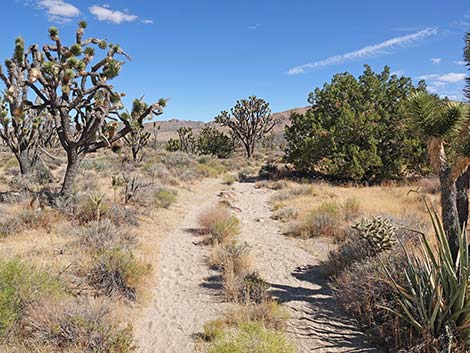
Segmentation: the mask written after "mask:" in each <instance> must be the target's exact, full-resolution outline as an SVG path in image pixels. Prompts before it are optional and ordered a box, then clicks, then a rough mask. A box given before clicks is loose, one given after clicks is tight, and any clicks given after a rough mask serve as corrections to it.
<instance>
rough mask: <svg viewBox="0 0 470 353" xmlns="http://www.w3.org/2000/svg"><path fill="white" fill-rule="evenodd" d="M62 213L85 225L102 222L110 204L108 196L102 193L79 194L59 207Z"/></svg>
mask: <svg viewBox="0 0 470 353" xmlns="http://www.w3.org/2000/svg"><path fill="white" fill-rule="evenodd" d="M59 206H60V209H61V210H62V212H63V213H64V214H65V215H66V216H67V217H68V218H69V219H71V220H72V221H77V222H78V223H79V224H85V223H89V222H92V221H97V220H100V219H101V217H102V216H103V215H104V214H106V212H107V211H108V209H109V207H110V204H109V201H108V199H107V198H106V195H105V194H104V193H100V192H96V191H93V192H90V193H87V192H79V193H76V194H74V195H72V197H70V198H69V199H66V200H63V201H62V202H61V204H60V205H59Z"/></svg>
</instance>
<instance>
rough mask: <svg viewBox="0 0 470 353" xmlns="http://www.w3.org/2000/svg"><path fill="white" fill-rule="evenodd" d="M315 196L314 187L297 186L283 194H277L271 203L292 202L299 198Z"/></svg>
mask: <svg viewBox="0 0 470 353" xmlns="http://www.w3.org/2000/svg"><path fill="white" fill-rule="evenodd" d="M313 194H314V189H313V186H312V185H307V184H296V185H294V186H293V187H289V188H287V189H285V190H283V191H281V192H278V193H276V194H275V195H274V196H273V197H272V198H271V202H272V203H276V202H279V201H286V200H290V199H293V198H296V197H299V196H311V195H313Z"/></svg>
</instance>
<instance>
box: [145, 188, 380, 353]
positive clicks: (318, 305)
mask: <svg viewBox="0 0 470 353" xmlns="http://www.w3.org/2000/svg"><path fill="white" fill-rule="evenodd" d="M272 193H273V191H271V190H267V189H257V188H255V184H254V183H236V184H235V185H233V186H232V187H230V188H229V187H226V186H223V185H222V184H221V182H220V180H215V179H208V180H205V181H203V182H202V183H200V184H198V185H197V186H196V187H195V188H194V190H192V192H191V193H188V194H187V195H185V197H184V198H181V197H180V201H179V205H178V208H179V210H182V211H183V214H184V216H183V217H182V221H181V222H180V223H179V224H178V225H177V226H176V227H175V229H173V231H171V232H169V234H167V235H166V237H165V238H164V240H163V242H162V244H161V245H160V246H161V249H160V259H159V260H158V265H157V266H158V271H157V276H158V278H157V279H156V283H157V286H156V288H155V289H154V293H153V299H152V301H151V303H150V305H149V306H148V307H147V308H146V310H145V311H144V313H143V315H142V318H141V320H139V322H138V323H137V328H136V335H137V340H138V345H139V347H140V348H139V353H163V352H165V353H190V352H191V353H192V352H194V350H195V337H196V336H197V334H198V333H200V332H201V330H202V327H203V325H204V323H205V322H207V321H210V320H212V319H215V318H217V317H218V316H220V315H221V314H222V313H223V311H224V310H225V308H226V307H227V305H229V304H226V303H224V302H223V300H222V298H221V297H220V295H218V290H217V284H216V283H215V284H214V285H213V282H212V281H211V279H214V278H217V273H216V272H215V271H212V270H210V269H209V268H208V266H207V264H206V258H207V255H208V251H209V248H208V247H206V246H202V245H201V244H200V241H201V238H200V237H199V236H198V235H197V232H196V231H195V230H196V229H197V217H198V215H199V214H200V213H201V211H203V210H204V209H207V208H209V207H211V206H213V205H215V204H216V203H217V202H218V201H219V200H220V195H221V194H222V195H223V197H225V198H226V199H228V201H229V202H230V203H231V205H232V206H233V207H234V209H235V210H236V212H237V217H238V218H239V219H240V221H241V225H242V227H241V234H240V235H239V241H241V242H246V243H247V244H248V245H249V247H250V249H251V254H252V257H253V259H254V261H255V264H254V268H255V270H257V271H258V272H259V274H260V275H261V277H262V278H264V279H265V280H267V281H268V282H269V283H270V284H271V292H272V294H273V296H275V297H276V298H278V299H279V301H280V302H281V303H283V304H284V305H285V306H286V307H287V308H289V311H290V314H291V319H290V321H289V325H288V329H287V334H288V336H289V338H290V339H291V340H292V341H293V342H294V344H296V346H297V347H298V352H299V353H304V352H376V351H375V350H374V349H372V348H368V347H367V345H366V344H365V341H364V336H363V335H362V334H361V332H359V331H358V330H357V329H356V328H355V327H354V325H353V324H352V323H351V322H350V320H348V319H346V318H345V317H344V316H342V315H341V313H340V311H339V310H338V309H337V306H336V305H335V302H334V299H333V298H332V295H331V290H330V288H329V287H328V285H327V283H326V281H325V279H324V278H323V277H322V276H321V275H320V273H319V270H318V265H319V262H320V261H321V259H323V258H325V256H326V255H327V252H328V249H329V246H328V244H327V243H326V242H322V241H321V240H319V241H317V244H315V245H316V246H315V247H314V248H315V249H316V250H315V251H314V252H313V253H312V251H308V252H307V251H306V250H304V249H303V248H302V246H300V243H299V242H297V241H296V240H295V239H291V238H288V237H286V236H284V235H282V231H281V228H282V225H281V224H280V223H279V222H278V221H275V220H272V219H271V218H270V215H271V210H270V206H269V203H268V201H269V198H270V197H271V195H272ZM247 353H248V352H247Z"/></svg>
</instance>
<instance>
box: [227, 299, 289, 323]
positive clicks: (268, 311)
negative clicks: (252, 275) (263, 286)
mask: <svg viewBox="0 0 470 353" xmlns="http://www.w3.org/2000/svg"><path fill="white" fill-rule="evenodd" d="M289 318H290V315H289V312H288V310H287V309H286V308H285V307H284V306H282V305H281V304H279V303H278V302H277V301H275V300H266V301H263V302H261V303H258V304H256V303H247V304H244V305H237V306H236V307H234V308H232V309H230V310H228V311H227V313H226V314H225V316H224V321H225V323H226V324H227V325H230V326H236V325H239V324H240V323H243V322H250V321H258V322H263V323H264V325H265V326H266V327H268V328H271V329H276V330H282V329H284V328H285V327H286V323H287V320H289Z"/></svg>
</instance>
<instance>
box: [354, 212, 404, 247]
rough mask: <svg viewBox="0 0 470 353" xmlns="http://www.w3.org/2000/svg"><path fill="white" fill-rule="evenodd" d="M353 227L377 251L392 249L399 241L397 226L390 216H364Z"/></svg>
mask: <svg viewBox="0 0 470 353" xmlns="http://www.w3.org/2000/svg"><path fill="white" fill-rule="evenodd" d="M353 229H355V230H356V231H357V233H358V235H359V236H360V237H361V238H363V239H365V240H367V241H368V242H369V244H370V245H371V246H372V247H373V248H374V249H375V250H376V251H377V252H382V251H386V250H390V249H391V248H392V247H393V246H394V245H395V244H396V242H397V238H396V233H397V227H396V226H395V225H394V224H393V223H392V221H391V220H390V219H389V218H385V217H382V216H376V217H373V218H363V219H362V220H361V221H359V222H358V223H356V224H355V225H353Z"/></svg>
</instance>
